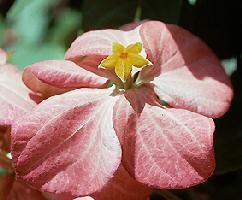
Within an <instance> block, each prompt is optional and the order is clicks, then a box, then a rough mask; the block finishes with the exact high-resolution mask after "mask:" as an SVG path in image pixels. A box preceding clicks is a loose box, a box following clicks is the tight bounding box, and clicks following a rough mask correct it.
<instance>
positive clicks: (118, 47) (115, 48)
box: [113, 42, 125, 53]
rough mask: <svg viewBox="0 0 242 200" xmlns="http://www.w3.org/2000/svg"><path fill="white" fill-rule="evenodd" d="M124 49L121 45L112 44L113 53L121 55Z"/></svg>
mask: <svg viewBox="0 0 242 200" xmlns="http://www.w3.org/2000/svg"><path fill="white" fill-rule="evenodd" d="M124 49H125V47H124V46H123V45H122V44H120V43H118V42H113V53H122V52H123V51H124Z"/></svg>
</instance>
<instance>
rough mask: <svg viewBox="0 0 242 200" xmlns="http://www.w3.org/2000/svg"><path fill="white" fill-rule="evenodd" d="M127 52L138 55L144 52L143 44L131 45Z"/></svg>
mask: <svg viewBox="0 0 242 200" xmlns="http://www.w3.org/2000/svg"><path fill="white" fill-rule="evenodd" d="M126 51H127V52H128V53H135V54H138V53H140V52H141V51H142V43H141V42H136V43H134V44H130V45H129V46H127V48H126Z"/></svg>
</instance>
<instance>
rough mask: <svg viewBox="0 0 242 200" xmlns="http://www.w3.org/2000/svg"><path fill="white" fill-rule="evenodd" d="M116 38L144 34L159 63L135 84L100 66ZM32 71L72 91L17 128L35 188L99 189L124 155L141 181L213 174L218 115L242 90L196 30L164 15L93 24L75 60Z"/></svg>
mask: <svg viewBox="0 0 242 200" xmlns="http://www.w3.org/2000/svg"><path fill="white" fill-rule="evenodd" d="M129 29H130V28H129ZM113 42H120V43H122V44H123V45H125V46H127V45H129V44H131V43H135V42H142V43H143V46H144V49H143V51H142V52H141V55H143V56H147V58H148V59H149V60H150V61H151V62H152V65H149V66H147V67H145V68H143V69H142V70H141V72H140V73H139V75H138V77H137V80H136V81H137V82H136V83H137V85H136V87H133V88H130V89H128V90H126V91H119V90H117V89H115V88H114V87H109V88H107V87H108V85H109V84H108V83H110V82H109V80H111V81H114V82H116V81H117V78H116V77H115V74H114V73H113V72H112V71H110V70H104V69H100V68H99V67H98V65H99V64H100V62H101V60H102V59H104V58H106V57H107V56H108V55H110V54H111V53H112V49H111V48H112V43H113ZM23 77H24V82H25V84H26V85H27V86H28V87H29V88H30V89H33V90H34V91H36V92H40V93H41V92H42V93H43V94H46V90H48V89H49V88H51V94H61V93H63V94H61V95H56V96H53V97H50V98H48V99H47V100H45V101H43V102H42V103H40V104H39V105H38V106H37V107H36V108H35V109H33V111H32V112H30V113H28V114H27V115H25V116H24V117H23V118H22V119H21V121H18V123H16V126H15V127H14V130H13V135H12V150H13V159H14V166H15V168H16V173H17V176H18V178H20V179H22V180H24V181H26V182H27V183H28V184H31V185H32V186H33V187H35V188H38V189H41V190H42V191H46V192H50V193H55V194H58V195H62V194H63V195H67V196H68V195H69V196H75V197H78V196H85V195H90V196H92V194H93V193H94V194H98V191H100V190H102V189H104V190H105V187H106V186H107V187H108V183H109V181H110V180H112V177H113V174H114V173H115V171H116V170H117V169H118V167H119V166H120V163H122V165H123V166H124V168H125V170H127V172H128V173H129V174H130V175H132V177H133V178H135V180H136V181H138V182H140V183H143V184H146V185H147V186H153V187H157V188H169V189H170V188H186V187H190V186H193V185H195V184H198V183H201V182H204V181H205V180H206V179H207V178H208V177H209V176H211V174H212V173H213V170H214V167H215V161H214V152H213V132H214V123H213V120H212V119H211V118H216V117H220V116H221V115H223V114H224V113H225V112H226V111H227V109H228V107H229V105H230V101H231V98H232V95H233V91H232V89H231V83H230V81H229V79H228V77H227V76H226V74H225V72H224V70H223V68H222V67H221V65H220V63H219V60H218V59H217V58H216V56H215V55H214V54H213V53H212V51H211V50H210V49H209V48H208V47H207V46H206V45H205V44H204V43H203V42H201V41H200V40H199V39H198V38H197V37H195V36H193V35H192V34H191V33H189V32H188V31H185V30H183V29H182V28H179V27H177V26H175V25H167V24H164V23H162V22H157V21H149V22H144V23H142V24H141V25H139V26H137V27H135V28H134V29H132V30H129V31H122V30H100V31H90V32H87V33H85V34H83V35H82V36H80V37H78V38H77V39H76V41H74V42H73V44H72V45H71V48H70V49H69V50H68V51H67V53H66V60H51V61H43V62H40V63H36V64H34V65H31V66H29V67H28V68H27V69H26V70H25V72H24V75H23ZM43 85H44V87H45V89H44V90H42V89H41V87H42V86H43ZM83 87H84V88H83ZM74 89H75V90H74ZM60 90H61V92H60ZM69 90H72V91H69ZM49 94H50V93H49ZM46 96H49V95H48V94H47V95H46ZM160 100H163V101H165V102H167V103H168V104H169V106H163V105H162V104H161V103H160ZM128 183H130V182H128ZM133 190H135V189H133ZM94 196H95V195H94ZM99 198H100V199H102V198H101V197H98V198H97V199H99ZM108 198H110V199H112V198H111V197H105V199H108ZM142 198H143V197H137V199H142ZM131 199H132V198H131Z"/></svg>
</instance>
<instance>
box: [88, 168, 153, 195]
mask: <svg viewBox="0 0 242 200" xmlns="http://www.w3.org/2000/svg"><path fill="white" fill-rule="evenodd" d="M151 190H152V189H151V188H148V187H147V186H144V185H143V184H141V183H139V182H137V181H135V180H134V179H133V178H132V177H130V175H129V174H128V172H127V171H126V170H125V169H124V167H123V166H122V165H120V167H119V169H118V170H117V171H116V173H115V174H114V177H113V178H112V179H111V180H110V181H109V182H108V183H107V185H106V186H104V187H103V189H102V190H101V191H100V192H97V193H95V194H94V195H92V196H93V197H94V199H95V200H114V199H115V200H124V199H125V200H146V199H148V197H149V195H150V193H151Z"/></svg>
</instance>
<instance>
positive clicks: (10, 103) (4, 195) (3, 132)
mask: <svg viewBox="0 0 242 200" xmlns="http://www.w3.org/2000/svg"><path fill="white" fill-rule="evenodd" d="M6 57H7V54H6V53H5V52H4V51H3V50H1V49H0V110H1V112H0V150H1V151H0V167H1V168H2V169H4V170H7V172H6V173H7V174H6V175H4V176H1V177H0V199H1V200H13V199H16V200H30V199H35V200H44V197H43V196H42V195H41V192H39V191H36V190H34V189H31V188H30V187H28V186H27V185H25V184H23V183H20V182H18V181H15V176H14V170H13V169H12V163H11V160H10V159H9V158H7V157H6V155H5V154H6V153H7V152H10V132H11V126H12V125H13V123H15V122H16V120H17V119H19V118H20V119H21V117H22V116H23V114H25V113H26V112H28V111H30V110H31V109H33V107H34V106H35V105H36V103H35V101H34V100H32V98H33V97H36V98H35V100H37V96H35V95H34V94H32V92H31V91H30V90H28V88H27V87H26V86H25V85H24V84H23V82H22V73H21V72H20V71H19V70H18V69H17V67H15V66H13V65H10V64H7V63H6V60H7V59H6ZM31 95H32V96H31ZM38 99H39V100H40V99H41V98H39V97H38Z"/></svg>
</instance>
